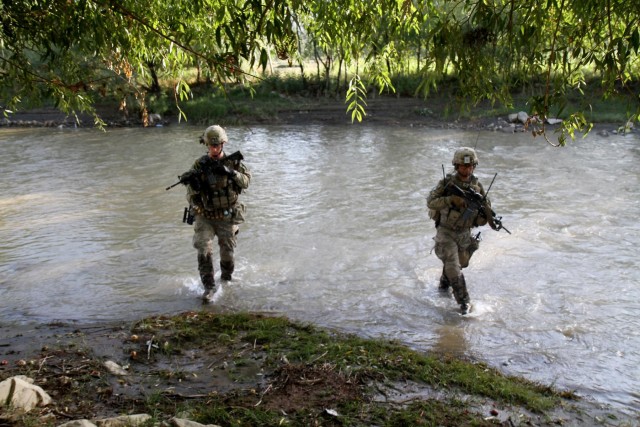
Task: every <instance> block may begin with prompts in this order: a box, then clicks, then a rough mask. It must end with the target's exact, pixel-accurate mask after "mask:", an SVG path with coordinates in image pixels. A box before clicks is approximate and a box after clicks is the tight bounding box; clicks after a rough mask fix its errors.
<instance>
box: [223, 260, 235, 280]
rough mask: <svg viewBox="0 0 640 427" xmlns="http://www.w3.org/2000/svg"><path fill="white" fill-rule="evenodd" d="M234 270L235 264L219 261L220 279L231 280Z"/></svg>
mask: <svg viewBox="0 0 640 427" xmlns="http://www.w3.org/2000/svg"><path fill="white" fill-rule="evenodd" d="M234 268H235V264H234V262H233V261H220V272H221V274H220V279H222V280H227V281H229V280H231V275H232V274H233V270H234Z"/></svg>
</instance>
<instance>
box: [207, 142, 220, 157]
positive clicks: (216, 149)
mask: <svg viewBox="0 0 640 427" xmlns="http://www.w3.org/2000/svg"><path fill="white" fill-rule="evenodd" d="M222 145H223V144H210V145H209V157H211V158H212V159H215V158H217V157H219V156H220V153H222Z"/></svg>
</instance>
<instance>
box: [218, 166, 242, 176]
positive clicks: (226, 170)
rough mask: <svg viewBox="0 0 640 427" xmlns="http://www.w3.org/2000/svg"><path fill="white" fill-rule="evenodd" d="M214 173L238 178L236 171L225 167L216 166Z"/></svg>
mask: <svg viewBox="0 0 640 427" xmlns="http://www.w3.org/2000/svg"><path fill="white" fill-rule="evenodd" d="M213 173H214V174H216V175H227V176H230V177H234V176H236V171H234V170H233V169H231V168H230V167H229V166H225V165H216V167H215V168H213Z"/></svg>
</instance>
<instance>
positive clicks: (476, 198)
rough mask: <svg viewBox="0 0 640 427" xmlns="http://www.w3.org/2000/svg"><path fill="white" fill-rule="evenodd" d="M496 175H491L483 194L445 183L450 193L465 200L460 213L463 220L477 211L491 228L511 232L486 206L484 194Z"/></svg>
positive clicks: (451, 183) (500, 218)
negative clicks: (464, 208) (491, 178)
mask: <svg viewBox="0 0 640 427" xmlns="http://www.w3.org/2000/svg"><path fill="white" fill-rule="evenodd" d="M497 175H498V174H495V175H494V176H493V180H491V184H490V185H489V189H488V190H487V193H486V194H485V195H484V196H483V195H482V194H480V193H478V192H477V191H476V190H474V189H473V188H468V189H466V190H463V189H462V188H460V187H458V186H457V185H456V184H454V183H453V182H451V181H450V182H449V183H448V184H447V185H448V186H449V188H450V189H451V194H453V195H456V196H460V197H462V198H463V199H465V201H466V202H467V209H466V210H465V212H464V213H463V214H462V219H463V221H466V220H467V219H468V218H469V216H470V215H472V214H473V212H478V214H479V215H480V216H481V217H483V218H486V219H487V222H488V223H489V225H491V228H493V229H494V230H496V231H500V230H504V231H506V232H507V233H509V234H511V232H510V231H509V230H507V228H506V227H505V226H504V225H502V217H501V216H497V215H496V213H495V211H494V210H493V209H492V208H490V207H489V206H487V203H486V202H487V196H486V195H487V194H489V190H491V186H492V185H493V181H495V179H496V176H497ZM486 208H488V209H489V210H490V211H491V212H487V211H486ZM489 215H491V216H489Z"/></svg>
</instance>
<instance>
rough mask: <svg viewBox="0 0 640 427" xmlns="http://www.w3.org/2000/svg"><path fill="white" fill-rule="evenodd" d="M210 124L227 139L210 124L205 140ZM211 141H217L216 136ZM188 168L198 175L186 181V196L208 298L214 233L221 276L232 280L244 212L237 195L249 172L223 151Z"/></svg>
mask: <svg viewBox="0 0 640 427" xmlns="http://www.w3.org/2000/svg"><path fill="white" fill-rule="evenodd" d="M211 128H215V129H214V131H215V132H213V134H214V136H215V135H218V133H220V134H221V135H222V136H223V140H222V141H221V142H222V143H224V142H226V133H225V132H224V130H223V129H222V128H220V127H219V126H211V127H209V128H207V131H205V135H204V142H203V143H205V144H207V145H209V142H211V141H210V140H211V138H209V140H207V135H208V131H209V130H210V129H211ZM216 132H218V133H216ZM210 133H211V132H209V134H210ZM213 141H214V142H215V143H217V142H218V140H217V139H215V137H214V138H213ZM201 142H202V140H201ZM230 157H234V156H230ZM191 171H193V172H195V174H196V176H197V180H196V182H197V184H193V183H190V184H189V185H187V200H188V201H189V204H190V205H191V206H192V208H193V211H194V213H195V226H194V235H193V247H194V248H195V249H196V250H197V251H198V272H199V273H200V279H201V280H202V284H203V286H204V288H205V295H203V297H205V298H207V297H210V296H211V295H212V292H210V291H212V290H213V288H214V287H215V282H214V278H213V276H214V268H213V260H212V254H213V238H214V236H215V237H217V238H218V246H219V247H220V271H221V276H220V278H221V279H222V280H231V275H232V273H233V271H234V268H235V260H234V251H235V248H236V242H237V239H236V235H237V234H238V224H241V223H243V222H244V214H245V206H244V204H243V203H240V202H239V201H238V198H239V195H240V193H241V192H242V190H244V189H246V188H248V187H249V182H250V181H251V173H250V172H249V170H248V169H247V167H246V166H245V165H244V163H242V160H241V159H237V158H236V159H229V157H227V156H226V155H225V154H224V153H222V158H220V159H218V160H214V159H211V158H210V157H209V155H208V154H206V155H204V156H202V157H201V158H199V159H198V160H196V162H195V163H194V165H193V167H192V169H191Z"/></svg>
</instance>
